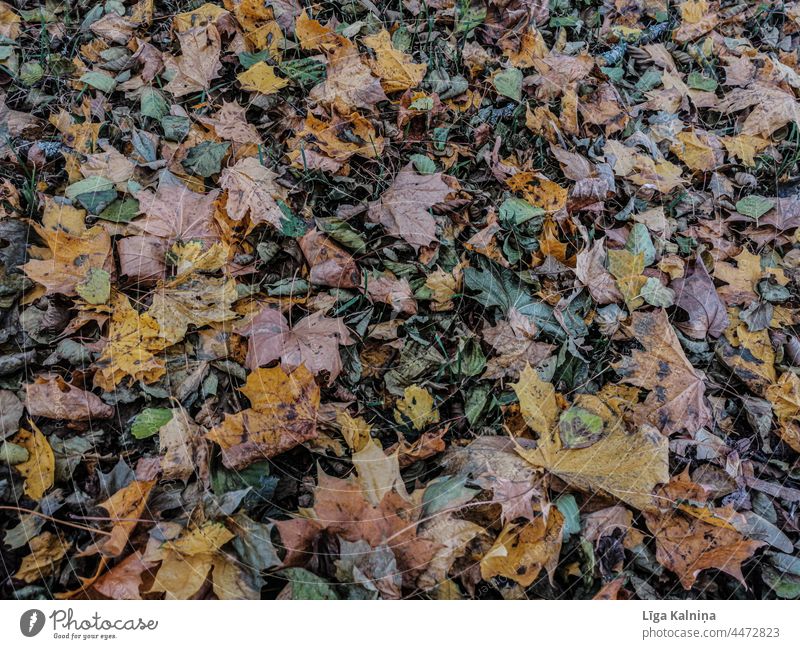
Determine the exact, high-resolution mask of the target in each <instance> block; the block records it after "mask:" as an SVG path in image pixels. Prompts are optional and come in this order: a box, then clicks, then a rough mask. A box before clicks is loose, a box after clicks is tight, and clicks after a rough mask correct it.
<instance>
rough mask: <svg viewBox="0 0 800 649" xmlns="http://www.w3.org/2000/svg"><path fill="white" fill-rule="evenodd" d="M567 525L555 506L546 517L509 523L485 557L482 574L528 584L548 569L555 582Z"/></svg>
mask: <svg viewBox="0 0 800 649" xmlns="http://www.w3.org/2000/svg"><path fill="white" fill-rule="evenodd" d="M563 524H564V517H563V516H562V514H561V512H559V511H558V509H556V508H555V507H554V508H552V509H551V510H550V512H549V513H548V515H547V517H546V518H545V517H543V516H539V517H538V518H536V519H534V520H533V521H530V522H528V523H525V524H524V525H519V526H518V525H513V524H510V523H509V524H508V525H506V526H505V527H504V528H503V530H502V532H500V535H499V536H498V537H497V540H496V541H495V543H494V545H493V546H492V547H491V549H490V550H489V551H488V552H487V553H486V555H485V556H484V557H483V559H481V576H482V577H483V578H484V579H490V578H492V577H497V576H498V575H499V576H502V577H506V578H507V579H513V580H514V581H516V582H517V583H519V585H520V586H524V587H527V586H530V585H531V584H532V583H533V582H534V581H535V580H536V578H537V577H538V576H539V573H540V572H541V570H542V569H543V568H544V569H545V570H546V571H547V573H548V576H549V577H550V582H551V583H552V582H553V575H554V573H555V568H556V566H557V565H558V555H559V553H560V552H561V537H562V535H561V529H562V527H563Z"/></svg>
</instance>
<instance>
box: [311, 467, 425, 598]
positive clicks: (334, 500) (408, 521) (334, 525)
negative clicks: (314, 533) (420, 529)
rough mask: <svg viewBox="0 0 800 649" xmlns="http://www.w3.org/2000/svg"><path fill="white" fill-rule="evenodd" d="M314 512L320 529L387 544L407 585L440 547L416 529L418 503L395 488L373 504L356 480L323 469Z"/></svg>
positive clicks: (374, 543)
mask: <svg viewBox="0 0 800 649" xmlns="http://www.w3.org/2000/svg"><path fill="white" fill-rule="evenodd" d="M312 512H313V519H312V520H313V522H314V523H315V524H316V529H317V530H318V531H319V530H321V529H325V530H327V531H328V532H329V533H331V534H338V535H339V536H341V537H342V538H343V539H345V540H347V541H351V542H355V541H358V540H363V541H366V542H367V543H368V544H369V545H370V547H372V548H375V547H378V546H380V545H382V544H385V545H387V546H388V547H389V548H390V549H391V550H392V552H393V553H394V555H395V557H396V560H397V567H398V568H399V570H400V572H401V573H402V575H403V583H404V584H407V585H413V583H414V581H415V580H416V578H417V577H418V576H419V575H420V574H421V573H422V572H423V570H424V569H425V567H426V566H427V564H428V563H429V562H430V560H431V559H432V557H433V556H434V553H435V551H436V549H437V544H436V543H434V542H433V541H431V540H430V539H427V538H424V537H421V536H420V535H419V534H418V533H417V529H416V526H415V525H414V521H416V520H417V519H418V517H419V514H420V509H419V507H415V506H413V505H412V504H411V503H409V502H407V501H406V500H405V499H404V498H403V497H402V496H401V495H399V494H398V493H396V492H394V491H392V492H389V493H388V494H386V495H385V496H384V498H383V500H381V501H380V503H379V504H378V505H377V506H373V505H371V504H370V503H369V501H368V500H367V499H366V498H365V495H364V493H363V492H362V491H361V488H360V487H359V486H358V485H357V484H355V483H354V482H353V481H350V480H340V479H339V478H333V477H331V476H328V475H327V474H325V473H324V472H320V475H319V482H318V484H317V488H316V490H315V492H314V507H313V509H312Z"/></svg>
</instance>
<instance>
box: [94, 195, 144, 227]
mask: <svg viewBox="0 0 800 649" xmlns="http://www.w3.org/2000/svg"><path fill="white" fill-rule="evenodd" d="M137 214H139V201H137V200H136V199H135V198H126V199H124V200H119V199H117V200H115V201H114V202H113V203H111V205H109V206H108V207H106V208H105V209H104V210H103V211H102V212H100V214H98V215H97V216H98V218H101V219H103V220H105V221H113V222H114V223H128V222H130V221H131V220H132V219H134V218H136V215H137Z"/></svg>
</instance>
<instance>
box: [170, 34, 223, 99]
mask: <svg viewBox="0 0 800 649" xmlns="http://www.w3.org/2000/svg"><path fill="white" fill-rule="evenodd" d="M178 41H179V42H180V44H181V56H179V57H177V58H173V57H168V58H167V59H166V61H165V66H166V68H167V71H168V72H170V73H171V74H172V75H174V76H173V77H172V79H171V80H170V82H169V83H168V84H166V85H165V86H164V90H166V91H167V92H170V93H172V94H173V95H174V96H175V97H183V96H184V95H188V94H191V93H193V92H202V91H204V90H208V89H209V88H210V87H211V81H212V80H213V79H215V78H217V77H218V76H219V73H220V70H221V69H222V63H221V62H220V60H219V56H220V52H221V51H222V45H221V41H220V36H219V32H218V31H217V28H216V27H215V26H214V25H205V26H202V27H195V28H193V29H187V30H186V31H183V32H178Z"/></svg>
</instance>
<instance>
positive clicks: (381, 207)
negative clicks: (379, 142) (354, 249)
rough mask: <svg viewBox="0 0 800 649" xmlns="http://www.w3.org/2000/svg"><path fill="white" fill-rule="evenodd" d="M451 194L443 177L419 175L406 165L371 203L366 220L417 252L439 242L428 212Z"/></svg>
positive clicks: (409, 165)
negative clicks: (382, 228)
mask: <svg viewBox="0 0 800 649" xmlns="http://www.w3.org/2000/svg"><path fill="white" fill-rule="evenodd" d="M451 191H452V190H451V189H450V187H449V186H448V185H447V183H445V182H444V177H443V176H442V174H440V173H436V174H429V175H426V176H421V175H420V174H418V173H416V172H415V171H414V166H413V165H412V164H410V163H409V164H407V165H406V166H405V167H403V168H402V169H401V170H400V172H399V173H398V174H397V176H395V178H394V182H392V184H391V186H390V187H389V189H387V190H386V191H385V192H384V193H383V194H382V195H381V197H380V198H379V199H378V200H377V201H375V202H374V203H371V204H370V207H369V213H368V214H369V219H370V220H371V221H372V222H373V223H380V224H381V225H382V226H383V227H384V228H386V231H387V232H388V233H389V234H391V235H392V236H396V237H400V238H401V239H403V240H404V241H406V242H407V243H408V244H410V245H411V246H412V247H413V248H414V249H415V250H418V249H419V247H420V246H429V245H430V244H432V243H434V242H435V241H438V239H437V238H436V219H434V218H433V215H432V214H431V213H430V212H429V210H430V208H431V207H433V206H434V205H436V204H437V203H441V202H443V201H444V200H445V199H446V198H447V195H448V194H449V193H450V192H451Z"/></svg>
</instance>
